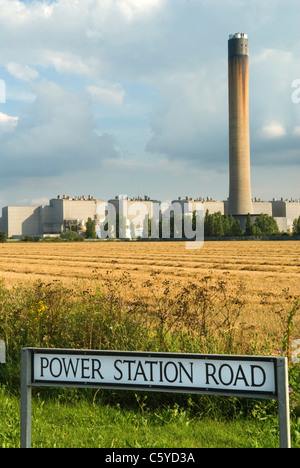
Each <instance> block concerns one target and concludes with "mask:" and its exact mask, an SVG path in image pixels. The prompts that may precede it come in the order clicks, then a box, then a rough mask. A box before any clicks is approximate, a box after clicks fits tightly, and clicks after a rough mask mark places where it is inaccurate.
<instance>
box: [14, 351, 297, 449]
mask: <svg viewBox="0 0 300 468" xmlns="http://www.w3.org/2000/svg"><path fill="white" fill-rule="evenodd" d="M21 352H22V359H21V366H22V369H21V447H22V448H26V447H30V446H31V388H32V387H34V386H40V387H43V386H48V387H57V386H59V387H84V388H87V387H91V388H103V389H105V388H107V389H115V390H121V389H123V390H135V391H138V390H143V391H145V390H148V391H154V392H155V391H156V392H177V393H196V394H212V395H223V396H239V397H246V398H256V399H276V400H277V401H278V411H279V429H280V446H281V447H282V448H290V446H291V442H290V422H289V393H288V368H287V359H286V358H277V357H257V356H232V355H229V356H225V355H202V354H172V353H147V352H126V351H90V350H68V349H65V350H64V349H38V348H25V349H22V351H21Z"/></svg>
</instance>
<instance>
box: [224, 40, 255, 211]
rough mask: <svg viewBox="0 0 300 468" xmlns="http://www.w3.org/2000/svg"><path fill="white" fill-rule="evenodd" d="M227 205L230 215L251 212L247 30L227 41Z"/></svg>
mask: <svg viewBox="0 0 300 468" xmlns="http://www.w3.org/2000/svg"><path fill="white" fill-rule="evenodd" d="M228 95H229V96H228V97H229V172H230V174H229V175H230V178H229V207H228V212H229V214H232V215H247V214H248V213H250V214H252V209H253V207H252V202H251V181H250V134H249V50H248V37H247V34H244V33H237V34H232V35H230V36H229V41H228Z"/></svg>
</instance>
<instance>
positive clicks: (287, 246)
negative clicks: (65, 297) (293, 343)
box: [0, 241, 300, 338]
mask: <svg viewBox="0 0 300 468" xmlns="http://www.w3.org/2000/svg"><path fill="white" fill-rule="evenodd" d="M156 273H159V274H157V275H156ZM125 276H126V278H125ZM203 277H209V278H210V280H212V281H218V280H220V279H221V280H224V281H225V282H226V288H227V290H228V291H229V292H230V289H231V288H232V289H235V294H237V295H238V293H239V292H238V288H239V286H237V285H238V284H239V283H241V284H242V285H243V290H242V289H241V294H243V299H244V300H245V302H246V306H245V307H244V310H243V316H241V317H239V320H240V322H242V323H244V324H245V323H246V324H247V327H248V328H249V327H250V328H251V327H253V328H254V327H255V328H256V329H257V327H260V328H261V329H262V328H269V327H271V328H272V329H274V330H275V332H276V330H278V333H279V332H280V330H281V328H282V326H283V325H282V320H283V319H282V317H284V314H288V312H289V310H291V307H292V304H293V301H294V299H295V298H296V297H297V298H299V297H300V286H299V284H300V282H299V279H300V242H299V241H251V242H249V241H232V242H222V241H219V242H205V243H204V246H203V248H202V249H199V250H187V249H186V248H185V243H184V242H118V241H116V242H74V243H42V242H41V243H21V242H17V243H6V244H0V278H4V280H5V284H6V286H8V285H13V284H16V283H17V282H21V283H31V282H33V281H36V280H38V279H40V280H42V281H43V282H45V283H50V282H52V281H53V280H60V281H62V282H63V283H64V284H66V285H67V286H70V287H75V286H76V288H80V287H83V288H93V286H94V285H99V286H100V287H101V288H103V290H105V288H107V287H109V288H111V287H112V285H113V284H115V287H116V288H118V292H119V294H120V295H122V297H123V298H126V300H128V301H131V300H136V299H137V298H138V297H139V296H140V297H141V296H145V295H147V294H149V291H150V289H151V294H156V295H159V294H160V292H161V293H162V294H163V291H165V288H166V284H168V288H169V292H168V294H172V292H173V293H174V295H175V294H176V291H178V290H179V289H180V288H181V287H183V286H184V285H188V284H190V283H194V284H197V283H198V282H200V281H201V279H202V278H203ZM153 278H155V282H154V280H153ZM149 280H151V281H152V288H150V289H149V288H147V287H145V284H147V281H149ZM174 297H175V296H174ZM298 316H299V313H298ZM298 316H296V318H295V327H294V331H293V336H294V338H300V320H299V317H298ZM280 317H281V318H280ZM274 321H275V322H276V321H277V322H278V323H276V324H275V323H274ZM271 322H272V323H271ZM280 323H281V325H280ZM278 327H279V328H278ZM298 335H299V336H298Z"/></svg>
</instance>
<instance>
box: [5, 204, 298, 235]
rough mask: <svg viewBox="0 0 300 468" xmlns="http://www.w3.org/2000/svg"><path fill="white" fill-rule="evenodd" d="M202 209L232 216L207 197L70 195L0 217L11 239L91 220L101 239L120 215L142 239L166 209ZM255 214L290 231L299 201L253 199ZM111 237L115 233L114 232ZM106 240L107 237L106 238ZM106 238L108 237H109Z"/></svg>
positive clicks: (7, 209) (8, 210) (226, 207)
mask: <svg viewBox="0 0 300 468" xmlns="http://www.w3.org/2000/svg"><path fill="white" fill-rule="evenodd" d="M199 207H201V209H203V212H204V213H205V212H206V211H207V210H208V211H209V213H211V214H212V213H217V212H220V213H221V214H222V215H228V214H230V213H229V201H228V200H227V201H216V200H212V199H211V198H209V197H207V198H206V199H204V198H201V197H198V198H192V197H188V196H187V197H185V198H182V197H178V199H177V200H173V201H172V202H171V204H167V203H161V202H160V201H158V200H152V199H150V197H148V196H145V197H143V198H142V197H136V198H129V197H127V196H118V197H115V198H114V199H111V200H108V202H105V201H103V200H99V199H95V198H93V197H92V196H88V197H87V198H86V197H84V196H82V197H74V198H71V197H69V196H66V195H64V196H60V195H59V196H58V197H57V198H56V199H52V200H50V202H49V205H46V206H44V205H43V206H38V207H36V206H7V207H5V208H2V218H0V231H4V232H5V233H6V234H7V235H8V237H11V238H22V237H25V236H31V237H34V236H39V237H47V236H58V235H60V234H61V233H62V232H67V231H77V232H79V233H84V232H85V225H86V222H87V220H88V218H91V219H92V220H93V221H95V224H96V233H97V236H98V237H99V238H101V237H103V234H101V232H102V231H101V229H102V227H103V225H104V223H105V221H107V219H108V218H109V217H110V219H115V217H116V216H117V214H121V215H123V216H124V218H125V219H126V226H125V228H124V232H123V233H122V237H126V238H131V237H132V229H131V223H132V222H133V221H134V227H135V236H136V237H138V236H142V237H143V229H144V224H143V223H144V220H145V217H146V216H148V218H149V219H151V218H155V219H158V218H159V217H160V216H161V214H162V213H164V212H166V210H168V209H169V210H170V209H172V210H173V211H175V212H177V213H180V212H182V213H193V211H195V210H196V209H199ZM252 207H253V208H252V209H253V212H254V213H256V214H257V215H259V214H260V213H263V214H267V215H269V216H273V217H274V218H275V220H276V221H277V224H278V227H279V230H280V231H283V232H291V231H292V227H293V221H294V220H295V219H296V218H298V217H299V216H300V200H284V199H281V200H272V201H269V202H266V201H261V200H259V199H254V200H252ZM111 234H112V236H114V235H115V232H112V233H111ZM104 237H105V236H104ZM106 237H107V235H106Z"/></svg>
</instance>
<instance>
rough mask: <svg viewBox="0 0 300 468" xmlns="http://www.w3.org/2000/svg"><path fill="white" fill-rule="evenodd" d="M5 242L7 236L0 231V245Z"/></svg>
mask: <svg viewBox="0 0 300 468" xmlns="http://www.w3.org/2000/svg"><path fill="white" fill-rule="evenodd" d="M6 241H7V235H6V234H5V232H3V231H0V243H1V244H2V243H3V242H6Z"/></svg>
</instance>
